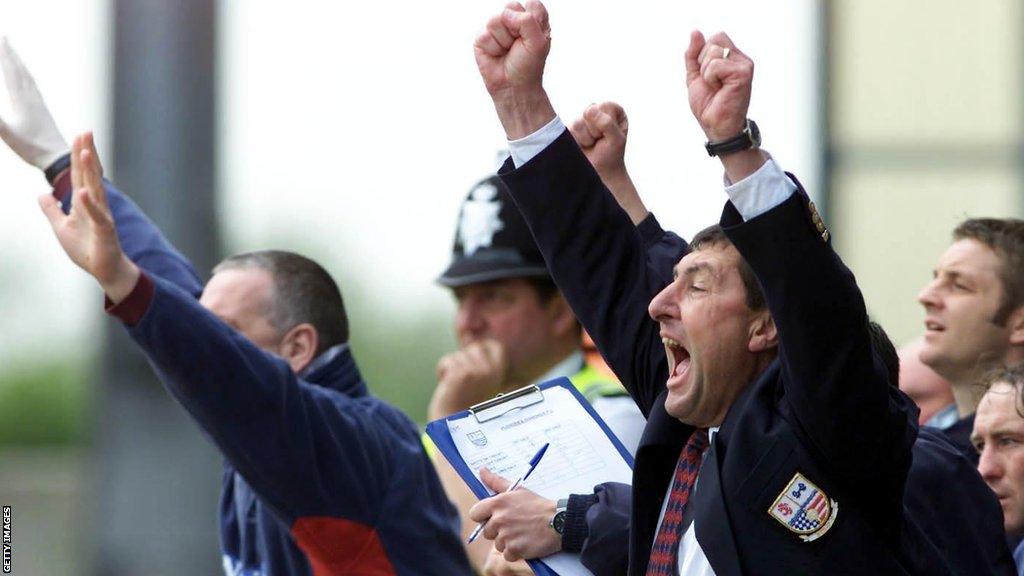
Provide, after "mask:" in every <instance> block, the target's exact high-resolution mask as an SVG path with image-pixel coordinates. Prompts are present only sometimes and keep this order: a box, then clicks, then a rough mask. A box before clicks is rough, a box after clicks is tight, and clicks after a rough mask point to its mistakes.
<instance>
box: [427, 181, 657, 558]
mask: <svg viewBox="0 0 1024 576" xmlns="http://www.w3.org/2000/svg"><path fill="white" fill-rule="evenodd" d="M437 281H438V283H439V284H441V285H442V286H445V287H447V288H449V289H451V291H452V294H453V295H454V297H455V300H456V302H457V305H458V309H457V311H456V314H455V335H456V338H457V340H458V343H459V349H458V350H456V351H454V352H452V353H450V354H447V355H446V356H444V357H443V358H441V359H440V360H439V361H438V364H437V377H438V384H437V388H436V389H435V392H434V395H433V397H432V399H431V402H430V406H429V410H428V416H429V418H430V419H431V420H436V419H439V418H444V417H446V416H449V415H451V414H454V413H456V412H459V411H461V410H465V409H468V408H470V407H471V406H472V405H474V404H477V403H479V402H482V401H484V400H487V399H490V398H492V397H494V396H495V395H497V394H498V393H501V392H509V391H511V390H515V389H516V388H520V387H523V386H526V385H529V384H537V383H540V382H544V381H546V380H551V379H554V378H559V377H566V378H569V380H570V381H571V382H572V383H573V385H574V386H575V387H576V389H577V390H579V391H580V393H582V394H583V396H584V397H586V398H587V400H588V401H590V403H591V404H592V405H593V407H594V410H595V411H596V412H597V413H598V414H599V415H600V416H601V417H602V418H603V419H604V420H605V421H606V422H607V423H608V426H609V427H610V428H611V430H612V432H614V433H615V434H616V436H618V437H619V439H620V440H621V441H622V442H623V444H624V445H625V446H626V448H627V449H628V450H629V451H630V453H632V452H633V451H635V449H636V445H637V444H638V443H639V441H640V435H641V433H642V431H643V428H644V424H645V421H644V418H643V415H642V414H641V413H640V411H639V409H637V407H636V404H635V403H634V402H633V401H632V399H631V398H630V397H629V395H628V394H627V393H626V390H625V389H624V388H623V387H622V385H621V384H619V383H618V382H616V381H615V380H613V379H611V378H609V377H607V376H606V375H605V374H604V373H602V372H601V371H599V370H598V369H597V368H596V367H595V366H593V365H591V364H589V363H587V362H586V359H585V357H584V354H583V350H582V340H581V329H580V325H579V322H577V320H576V317H575V315H573V313H572V310H571V309H570V308H569V305H568V303H566V301H565V299H564V298H563V297H562V294H561V293H560V292H559V290H558V288H557V287H556V286H555V283H554V282H553V281H552V280H551V276H550V275H549V274H548V271H547V267H546V265H545V264H544V259H543V257H542V256H541V254H540V251H539V250H538V249H537V246H536V244H535V243H534V241H533V238H532V236H530V231H529V230H528V229H527V227H526V223H525V222H524V221H523V218H522V216H521V215H520V214H519V211H518V210H517V209H516V207H515V205H514V204H513V202H512V199H511V197H510V196H509V195H508V190H507V188H506V187H505V185H504V184H503V183H502V182H501V180H500V179H499V178H498V177H496V176H491V177H488V178H485V179H484V180H482V181H480V182H478V183H477V184H476V185H474V186H473V188H472V189H471V190H470V192H469V194H468V195H467V196H466V198H465V200H464V201H463V203H462V207H461V209H460V212H459V218H458V223H457V227H456V233H455V240H454V244H453V248H452V258H451V261H450V263H449V265H448V267H447V268H446V269H445V271H444V272H443V273H442V274H441V276H440V277H439V278H438V279H437ZM425 443H426V444H427V446H428V447H432V443H430V442H429V439H428V438H426V437H425ZM435 465H436V467H437V470H438V473H439V475H440V476H441V479H442V481H443V482H444V485H445V489H446V491H447V493H448V496H449V497H450V498H451V499H452V500H453V501H454V502H455V503H456V506H457V507H458V508H459V510H460V512H461V513H462V514H463V524H462V530H463V533H464V534H465V536H467V537H468V536H469V533H470V532H472V531H473V529H474V528H475V524H474V523H473V522H471V521H470V520H469V517H468V512H469V509H470V508H471V507H472V506H473V505H474V504H476V502H477V497H476V496H475V495H474V494H473V493H472V492H471V491H470V490H469V489H468V488H467V487H466V485H465V483H464V482H463V481H462V479H461V478H460V477H459V476H458V474H457V473H456V472H455V471H454V469H453V468H452V467H451V466H450V465H449V464H448V462H447V461H446V460H444V458H435ZM483 478H484V482H485V483H487V482H489V478H491V477H490V476H488V475H484V477H483ZM491 487H492V489H493V488H495V487H494V486H491ZM569 496H570V495H569V494H566V495H565V497H566V500H568V498H569ZM538 499H539V497H538ZM538 503H539V504H540V505H541V506H542V509H541V511H540V512H539V515H538V516H537V518H536V520H537V521H538V522H539V523H541V524H542V525H543V526H542V527H543V528H544V532H543V533H544V535H546V536H548V537H547V538H545V541H544V548H545V550H546V553H554V552H556V551H558V550H561V549H568V550H573V549H578V548H576V547H577V546H578V545H579V543H576V542H573V541H568V542H567V541H565V540H564V538H563V537H564V536H568V537H569V538H570V540H571V538H572V535H573V534H574V532H573V531H572V529H571V528H570V529H569V530H568V531H565V530H563V531H561V532H559V531H556V530H555V529H554V528H549V527H548V524H549V523H550V522H551V521H552V519H553V517H554V516H555V515H556V514H558V512H559V504H558V502H557V501H552V500H546V499H539V502H538ZM561 508H564V509H565V510H566V512H567V514H568V516H569V520H570V521H569V522H568V525H569V526H570V527H572V526H575V525H577V524H579V523H581V522H583V518H582V517H578V516H579V515H580V514H582V513H583V512H585V509H584V508H582V507H579V508H578V509H577V507H576V506H569V503H568V501H566V502H565V503H563V506H562V507H561ZM467 551H468V552H469V555H470V559H471V561H472V562H473V564H474V566H475V567H476V568H477V569H479V570H482V571H485V572H489V571H493V570H497V567H495V566H493V564H495V563H498V562H499V561H498V559H497V558H493V557H492V556H491V551H492V545H491V543H490V542H488V541H487V540H485V539H483V538H481V539H479V540H477V541H476V542H474V543H473V544H469V545H467ZM488 563H490V564H492V566H490V567H488ZM503 569H504V570H515V571H517V572H518V573H524V574H525V573H529V572H530V571H529V568H528V567H527V566H526V565H525V564H524V563H520V564H519V565H518V566H517V567H509V566H506V567H504V568H503Z"/></svg>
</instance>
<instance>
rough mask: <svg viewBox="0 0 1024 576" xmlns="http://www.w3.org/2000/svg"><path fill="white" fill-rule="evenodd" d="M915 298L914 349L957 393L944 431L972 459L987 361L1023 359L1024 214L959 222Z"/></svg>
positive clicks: (991, 363) (1003, 363)
mask: <svg viewBox="0 0 1024 576" xmlns="http://www.w3.org/2000/svg"><path fill="white" fill-rule="evenodd" d="M918 301H919V302H920V303H921V305H922V306H924V309H925V320H924V325H925V335H924V339H923V345H922V347H921V351H920V353H919V357H920V359H921V362H923V363H924V364H925V365H927V366H929V367H930V368H931V369H932V370H934V371H935V372H936V373H938V374H939V376H941V377H943V378H945V379H946V380H947V381H948V382H949V384H950V386H952V389H953V397H954V398H955V400H956V407H957V413H958V416H959V419H958V421H957V422H955V423H954V424H952V425H951V426H949V427H948V428H946V433H947V434H949V436H950V438H951V439H952V440H953V442H954V444H956V445H957V446H959V447H960V448H961V449H962V450H964V452H965V453H967V454H968V455H969V457H970V458H971V459H972V461H973V462H974V463H975V464H977V462H978V454H977V452H976V451H975V450H974V447H973V446H972V444H971V441H970V435H971V430H972V429H973V427H974V411H975V409H976V408H977V407H978V402H979V401H980V400H981V396H982V394H984V389H983V388H982V387H980V386H978V382H979V380H980V379H981V376H982V375H983V374H985V372H986V371H987V370H988V369H990V368H993V367H997V366H1006V365H1010V364H1015V363H1018V362H1020V361H1022V360H1024V221H1021V220H1017V219H1013V218H972V219H969V220H965V221H964V222H962V223H961V224H960V225H959V226H957V227H956V228H955V229H954V230H953V244H952V245H950V247H949V248H948V249H947V250H946V252H945V253H944V254H943V255H942V256H941V257H940V258H939V263H938V265H937V266H936V268H935V278H934V280H932V281H931V282H930V283H929V284H928V285H926V286H925V287H924V288H923V289H922V290H921V293H920V294H919V295H918Z"/></svg>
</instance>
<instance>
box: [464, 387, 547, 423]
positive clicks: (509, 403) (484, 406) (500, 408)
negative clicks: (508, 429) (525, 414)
mask: <svg viewBox="0 0 1024 576" xmlns="http://www.w3.org/2000/svg"><path fill="white" fill-rule="evenodd" d="M543 401H544V392H542V391H541V389H540V387H539V386H536V385H534V386H524V387H522V388H520V389H518V390H513V391H511V392H504V393H501V394H498V395H497V396H495V397H494V398H491V399H490V400H487V401H486V402H481V403H479V404H475V405H473V406H472V407H471V408H470V409H469V413H470V414H472V415H473V417H474V418H476V421H477V423H478V424H483V423H484V422H487V421H488V420H494V419H495V418H501V417H502V416H504V415H505V414H508V413H509V412H511V411H513V410H521V409H523V408H526V407H527V406H533V405H534V404H539V403H541V402H543Z"/></svg>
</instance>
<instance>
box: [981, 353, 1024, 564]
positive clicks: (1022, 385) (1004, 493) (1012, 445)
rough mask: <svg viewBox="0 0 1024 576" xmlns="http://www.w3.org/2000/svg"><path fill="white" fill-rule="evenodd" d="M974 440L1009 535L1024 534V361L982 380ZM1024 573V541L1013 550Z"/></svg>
mask: <svg viewBox="0 0 1024 576" xmlns="http://www.w3.org/2000/svg"><path fill="white" fill-rule="evenodd" d="M982 384H983V385H984V386H985V388H986V390H987V391H986V392H985V394H984V396H983V397H982V399H981V402H979V403H978V410H977V412H976V413H975V418H974V431H973V432H972V433H971V442H972V443H973V444H974V447H975V449H976V450H977V451H978V454H979V455H980V458H979V462H978V472H979V473H980V474H981V477H982V478H983V479H984V480H985V483H986V484H988V485H989V487H990V488H992V491H993V492H995V494H996V496H997V497H998V498H999V504H1000V505H1001V506H1002V508H1003V527H1004V528H1005V529H1006V534H1007V536H1011V537H1017V538H1019V537H1021V536H1024V364H1016V365H1013V366H1009V367H1001V368H996V369H994V370H992V371H991V372H989V373H988V374H987V375H986V377H985V378H984V379H983V380H982ZM1013 558H1014V561H1016V563H1017V569H1018V571H1019V573H1020V574H1021V575H1024V543H1021V544H1020V545H1018V546H1017V549H1016V550H1015V551H1014V553H1013Z"/></svg>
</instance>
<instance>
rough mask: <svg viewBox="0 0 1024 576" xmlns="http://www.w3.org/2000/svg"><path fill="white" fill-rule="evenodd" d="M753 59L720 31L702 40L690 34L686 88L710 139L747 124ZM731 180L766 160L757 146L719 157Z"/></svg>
mask: <svg viewBox="0 0 1024 576" xmlns="http://www.w3.org/2000/svg"><path fill="white" fill-rule="evenodd" d="M753 80H754V62H753V61H752V60H751V59H750V58H748V57H747V55H746V54H744V53H743V52H740V51H739V49H738V48H736V45H735V44H733V42H732V40H731V39H730V38H729V37H728V36H726V35H725V33H723V32H719V33H718V34H715V35H714V36H712V37H711V38H709V39H707V40H706V41H705V40H704V35H703V34H701V33H700V32H698V31H693V32H691V33H690V46H689V47H688V48H687V49H686V88H687V91H688V92H689V99H690V110H691V111H693V116H694V117H695V118H696V119H697V122H698V123H700V127H701V129H703V130H704V134H705V135H706V136H707V138H708V140H709V141H711V142H722V141H725V140H729V139H730V138H733V137H735V136H739V134H740V132H742V131H743V128H744V127H745V126H746V122H747V108H749V106H750V87H751V85H752V83H753ZM719 159H720V160H721V161H722V166H723V167H724V168H725V174H726V176H727V177H728V179H729V181H731V182H739V181H740V180H742V179H744V178H746V177H747V176H749V175H751V174H753V173H754V172H755V171H756V170H757V169H758V168H760V167H761V166H762V165H763V164H764V163H765V162H766V161H767V159H768V156H767V155H765V153H764V152H763V151H761V150H759V149H754V148H748V149H747V150H743V151H741V152H736V153H733V154H726V155H724V156H719Z"/></svg>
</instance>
